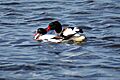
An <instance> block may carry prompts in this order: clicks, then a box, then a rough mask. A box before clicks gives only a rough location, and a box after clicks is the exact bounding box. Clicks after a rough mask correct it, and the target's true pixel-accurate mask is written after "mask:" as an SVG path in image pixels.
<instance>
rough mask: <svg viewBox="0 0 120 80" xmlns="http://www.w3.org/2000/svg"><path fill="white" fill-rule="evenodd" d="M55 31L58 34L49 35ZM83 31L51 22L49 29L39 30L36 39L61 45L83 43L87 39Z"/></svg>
mask: <svg viewBox="0 0 120 80" xmlns="http://www.w3.org/2000/svg"><path fill="white" fill-rule="evenodd" d="M50 30H54V31H55V33H56V34H47V33H48V32H49V31H50ZM81 33H83V30H82V29H81V28H80V27H64V28H63V29H62V25H61V24H60V22H58V21H54V22H51V23H50V24H49V25H48V27H47V28H38V29H37V30H36V33H35V35H34V39H35V40H37V41H43V42H54V43H61V42H64V41H73V42H82V41H84V40H85V39H86V37H85V36H84V35H83V34H81Z"/></svg>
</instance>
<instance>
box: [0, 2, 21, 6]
mask: <svg viewBox="0 0 120 80" xmlns="http://www.w3.org/2000/svg"><path fill="white" fill-rule="evenodd" d="M19 4H20V3H18V2H5V3H0V5H7V6H9V5H19Z"/></svg>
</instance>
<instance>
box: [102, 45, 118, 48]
mask: <svg viewBox="0 0 120 80" xmlns="http://www.w3.org/2000/svg"><path fill="white" fill-rule="evenodd" d="M104 47H108V48H120V44H111V45H107V46H104Z"/></svg>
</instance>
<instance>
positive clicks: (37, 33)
mask: <svg viewBox="0 0 120 80" xmlns="http://www.w3.org/2000/svg"><path fill="white" fill-rule="evenodd" d="M46 33H47V31H46V29H44V28H38V29H37V30H36V33H35V35H34V39H35V40H38V39H39V37H40V36H42V35H45V34H46Z"/></svg>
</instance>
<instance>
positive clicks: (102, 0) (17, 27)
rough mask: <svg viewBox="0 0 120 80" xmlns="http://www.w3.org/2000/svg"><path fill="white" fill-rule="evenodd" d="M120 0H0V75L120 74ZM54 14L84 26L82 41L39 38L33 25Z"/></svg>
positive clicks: (75, 79)
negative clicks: (61, 41)
mask: <svg viewBox="0 0 120 80" xmlns="http://www.w3.org/2000/svg"><path fill="white" fill-rule="evenodd" d="M119 4H120V1H118V0H99V1H98V0H82V1H78V0H69V1H67V0H57V1H55V0H30V1H28V0H20V1H17V0H10V1H7V0H2V1H0V79H1V80H16V79H17V80H26V79H29V80H42V79H43V80H47V79H48V80H69V79H70V80H80V79H82V80H98V79H101V80H119V79H120V77H119V74H120V56H119V55H120V25H119V24H120V15H119V14H120V10H119V9H120V5H119ZM53 20H59V21H60V22H61V23H62V24H63V26H78V27H81V28H82V29H83V30H84V34H85V35H86V36H87V42H84V43H82V44H79V45H76V44H66V43H62V44H53V43H40V42H36V41H34V40H33V33H34V30H36V29H37V28H38V27H42V28H45V27H46V26H47V25H48V24H49V23H50V22H51V21H53Z"/></svg>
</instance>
